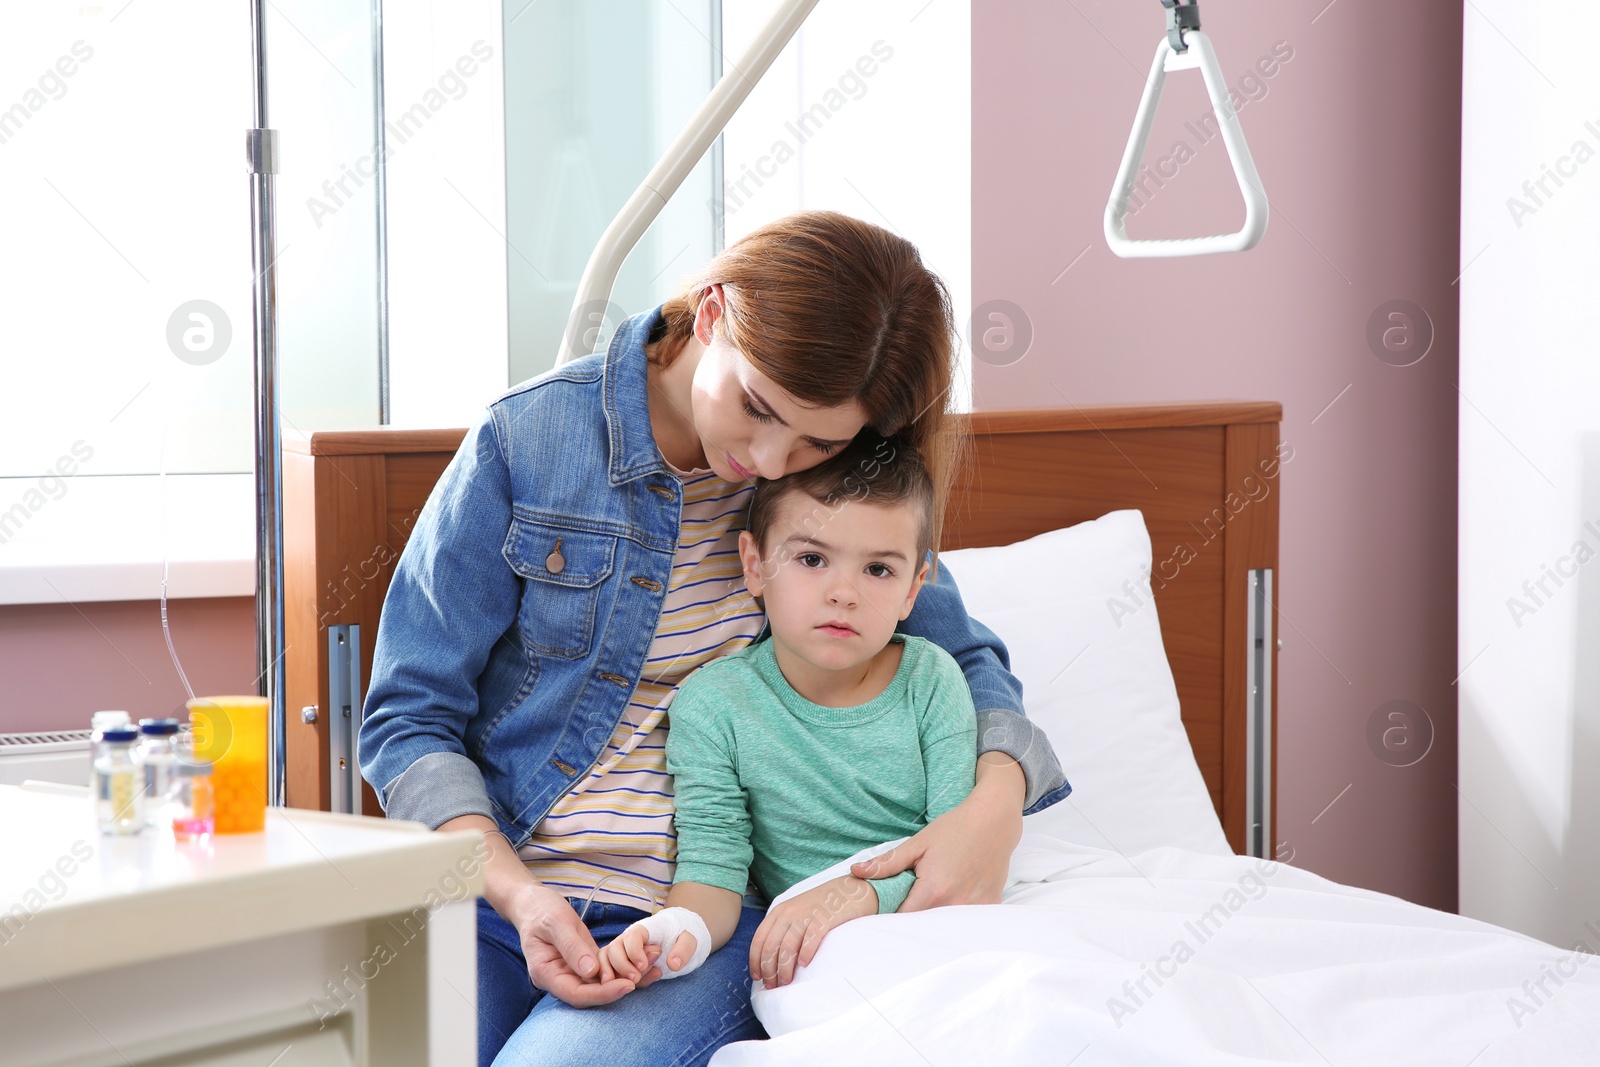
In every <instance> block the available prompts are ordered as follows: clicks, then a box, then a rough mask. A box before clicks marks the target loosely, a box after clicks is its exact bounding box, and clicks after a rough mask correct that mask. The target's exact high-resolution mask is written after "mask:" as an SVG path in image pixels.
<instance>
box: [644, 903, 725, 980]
mask: <svg viewBox="0 0 1600 1067" xmlns="http://www.w3.org/2000/svg"><path fill="white" fill-rule="evenodd" d="M634 925H635V926H639V927H642V928H643V929H644V932H645V933H646V934H647V935H649V940H648V941H646V942H645V943H646V944H649V945H660V946H661V955H660V956H659V957H657V959H656V966H658V967H660V968H661V977H663V978H682V977H683V976H684V975H686V974H688V973H689V972H690V971H692V970H694V969H695V968H696V967H698V966H700V965H701V964H702V963H704V962H705V961H706V957H707V956H709V955H711V931H710V930H708V929H706V921H705V920H704V919H702V918H701V917H700V915H699V913H698V912H694V911H691V910H689V909H688V908H662V909H661V910H660V911H658V912H656V913H655V914H654V915H652V916H650V918H648V919H640V920H639V921H638V922H637V923H635V924H634ZM679 934H693V935H694V955H693V956H690V957H689V958H688V959H687V960H685V961H684V964H683V966H682V967H679V968H678V969H677V970H673V969H672V968H671V967H668V966H667V957H668V956H669V955H670V954H671V953H672V946H673V945H675V944H677V942H678V935H679Z"/></svg>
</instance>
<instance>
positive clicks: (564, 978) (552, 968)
mask: <svg viewBox="0 0 1600 1067" xmlns="http://www.w3.org/2000/svg"><path fill="white" fill-rule="evenodd" d="M439 829H440V830H477V831H479V832H481V833H482V834H483V838H484V845H485V848H486V849H487V851H488V859H487V860H486V861H485V863H484V865H483V896H484V899H485V900H487V901H488V902H489V904H490V905H491V906H492V907H493V908H494V910H495V911H497V912H498V913H499V914H500V915H501V916H502V917H503V918H504V919H505V920H506V921H507V922H509V923H510V924H511V925H512V926H514V927H516V928H517V936H518V938H519V939H520V940H521V942H522V955H523V958H524V959H525V960H527V962H528V978H529V979H530V980H531V981H532V982H533V984H534V986H535V987H536V988H538V989H542V990H544V991H545V992H547V993H551V994H553V995H555V996H556V997H558V998H559V999H561V1000H562V1001H565V1002H566V1003H568V1004H571V1005H572V1006H573V1007H575V1008H590V1007H594V1006H595V1005H597V1004H609V1003H611V1002H612V1001H613V1000H616V999H617V998H619V997H621V996H624V995H625V994H627V993H630V992H632V991H633V990H634V988H635V983H634V982H632V981H629V980H628V979H626V978H613V979H612V980H610V981H602V980H601V973H600V950H599V949H598V948H597V947H595V943H594V937H593V935H591V934H590V933H589V928H588V927H587V926H585V925H583V920H582V919H579V918H578V913H577V912H575V911H573V910H572V905H571V904H569V903H568V902H567V898H566V897H564V896H562V895H561V894H560V893H558V892H556V891H555V890H554V889H551V888H550V887H549V886H547V885H544V884H542V883H541V882H540V881H539V880H538V879H537V878H535V877H534V876H533V875H532V874H530V873H528V868H527V867H525V866H523V863H522V860H521V859H519V858H518V856H517V854H516V852H515V851H514V850H513V849H512V848H511V844H510V842H508V841H507V840H506V839H505V837H504V836H503V835H502V834H501V833H500V831H499V830H498V829H496V828H495V825H494V823H492V822H490V821H489V819H488V818H486V817H485V816H482V815H459V816H457V817H456V818H454V819H450V820H448V821H447V822H445V823H444V824H443V825H441V826H440V827H439ZM646 953H647V961H648V962H649V963H651V964H653V963H654V962H655V958H656V957H657V956H659V955H660V954H661V949H660V948H658V947H657V946H655V945H650V946H648V947H647V948H646ZM659 977H661V969H660V968H659V967H654V966H651V967H650V968H649V970H647V971H646V972H645V974H644V975H643V976H642V977H641V978H640V980H639V982H638V988H643V987H644V986H647V985H649V984H650V983H651V982H653V981H655V980H656V979H657V978H659Z"/></svg>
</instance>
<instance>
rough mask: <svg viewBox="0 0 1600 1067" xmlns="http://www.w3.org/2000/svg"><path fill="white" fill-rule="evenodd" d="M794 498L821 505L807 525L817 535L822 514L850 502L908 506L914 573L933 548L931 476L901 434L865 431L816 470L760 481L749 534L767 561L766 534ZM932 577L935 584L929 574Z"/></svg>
mask: <svg viewBox="0 0 1600 1067" xmlns="http://www.w3.org/2000/svg"><path fill="white" fill-rule="evenodd" d="M792 493H803V494H805V495H806V496H808V497H810V498H811V499H812V500H814V501H816V502H817V503H818V504H820V505H821V506H822V507H821V508H817V509H813V512H812V515H811V516H808V517H807V518H806V519H805V520H804V524H805V525H806V526H807V527H808V528H811V529H813V530H818V529H821V528H823V527H825V526H826V525H827V521H828V516H827V513H826V512H825V511H824V510H823V509H829V510H832V509H836V508H840V507H843V506H844V505H846V504H848V503H849V502H851V501H857V502H860V503H864V504H876V505H878V506H879V507H889V506H893V505H898V504H906V505H910V506H911V507H914V508H916V511H917V554H916V557H915V561H914V563H913V565H912V569H913V571H916V570H919V569H921V566H922V562H923V560H925V559H926V558H927V555H928V549H929V548H931V547H932V541H933V527H934V499H935V497H934V484H933V476H932V475H931V474H930V473H929V472H928V468H927V465H926V464H924V463H923V461H922V456H921V455H920V454H919V453H918V452H917V450H916V449H915V448H913V447H912V446H911V444H910V443H909V442H908V441H906V439H905V438H904V437H903V436H901V435H899V434H896V435H894V436H893V437H887V438H885V437H881V436H879V435H878V434H876V433H874V432H873V431H872V430H871V429H866V430H863V431H862V432H861V433H860V434H858V435H857V436H856V438H855V440H853V441H851V442H850V444H848V445H846V446H845V447H844V448H842V449H840V450H839V451H838V452H837V453H835V454H834V455H832V456H829V457H828V458H827V459H825V460H823V461H822V462H821V463H819V464H817V465H816V466H815V467H810V468H807V469H806V470H803V471H797V472H796V473H794V474H789V475H785V476H784V477H782V478H779V479H777V480H775V481H769V480H767V479H765V478H758V479H756V491H755V493H753V494H752V495H751V498H750V519H749V530H750V533H751V535H752V536H753V537H754V538H755V539H756V545H757V547H758V548H759V549H760V550H761V553H762V555H763V557H764V556H765V555H766V550H767V535H768V533H770V532H771V531H772V524H773V523H774V522H775V521H776V519H777V516H778V506H779V504H780V503H781V502H782V500H783V498H784V497H786V496H788V495H790V494H792ZM929 577H930V579H931V577H932V573H931V572H930V575H929Z"/></svg>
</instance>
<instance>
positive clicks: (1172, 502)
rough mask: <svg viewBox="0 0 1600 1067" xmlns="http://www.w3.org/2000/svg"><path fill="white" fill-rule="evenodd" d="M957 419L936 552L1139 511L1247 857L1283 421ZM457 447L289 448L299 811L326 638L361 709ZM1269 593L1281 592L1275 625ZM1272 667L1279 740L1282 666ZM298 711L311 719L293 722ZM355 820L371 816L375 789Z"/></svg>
mask: <svg viewBox="0 0 1600 1067" xmlns="http://www.w3.org/2000/svg"><path fill="white" fill-rule="evenodd" d="M963 417H964V418H967V419H968V420H969V422H968V424H969V426H970V428H971V431H972V439H973V446H974V455H973V463H972V464H971V466H970V467H969V469H968V470H967V471H966V472H965V473H964V475H963V476H962V477H961V478H960V479H959V480H958V483H957V485H956V487H955V489H954V496H953V497H952V500H951V507H950V512H949V519H948V523H947V527H946V530H945V537H944V542H943V545H942V547H943V548H946V549H956V548H971V547H978V546H987V545H1004V544H1010V543H1011V542H1013V541H1019V540H1022V539H1023V538H1027V537H1032V536H1034V535H1035V534H1040V533H1044V532H1045V531H1047V530H1053V529H1057V528H1060V527H1063V526H1070V525H1072V524H1074V523H1078V522H1083V521H1086V520H1089V519H1094V518H1098V517H1099V516H1101V515H1103V514H1105V513H1106V512H1108V511H1115V510H1118V509H1120V508H1138V509H1139V510H1140V511H1141V512H1143V514H1144V520H1145V525H1146V526H1147V527H1148V529H1149V531H1150V538H1151V544H1152V548H1153V552H1154V561H1153V571H1154V574H1153V580H1152V585H1153V587H1154V590H1155V598H1156V604H1157V610H1158V613H1159V616H1160V619H1161V635H1162V638H1163V640H1164V642H1165V644H1166V650H1167V658H1168V659H1169V660H1170V661H1171V664H1172V673H1173V676H1174V678H1175V679H1176V682H1177V687H1178V699H1179V702H1180V704H1181V707H1182V712H1183V722H1184V726H1185V727H1186V728H1187V730H1188V733H1189V741H1190V744H1191V746H1192V747H1193V749H1194V754H1195V759H1196V760H1197V761H1198V762H1199V764H1200V771H1201V773H1202V774H1203V775H1204V777H1205V781H1206V786H1207V788H1208V789H1209V790H1210V793H1211V801H1212V803H1213V804H1214V805H1215V806H1216V809H1217V814H1218V815H1219V817H1220V818H1221V820H1222V825H1223V828H1224V829H1225V830H1226V832H1227V835H1228V842H1229V844H1231V845H1232V846H1233V848H1234V850H1235V851H1236V852H1240V853H1243V852H1245V851H1246V840H1247V828H1246V783H1247V770H1246V758H1247V757H1246V720H1247V714H1248V707H1249V700H1250V686H1251V680H1250V678H1249V677H1247V647H1246V645H1247V640H1248V633H1249V631H1248V629H1247V621H1246V616H1247V611H1248V605H1247V601H1248V573H1249V572H1250V571H1251V570H1252V569H1256V568H1271V570H1272V571H1273V575H1274V577H1275V578H1276V576H1277V574H1278V493H1277V474H1278V468H1279V462H1280V460H1279V454H1278V424H1279V422H1280V421H1281V420H1282V418H1283V408H1282V406H1281V405H1280V404H1276V403H1266V402H1254V401H1220V402H1213V403H1204V404H1152V405H1139V406H1132V407H1120V406H1107V407H1089V408H1073V409H1071V410H1059V409H1044V410H1030V411H994V412H979V413H976V414H973V415H970V416H963ZM463 434H464V431H463V430H396V429H381V430H355V431H332V432H322V433H313V434H310V435H307V436H301V437H296V438H290V439H287V440H286V441H285V446H284V451H285V453H286V454H285V457H284V465H283V482H284V549H285V553H284V573H285V627H286V634H285V637H286V642H287V653H286V662H285V671H286V673H287V682H286V688H285V695H286V698H287V706H288V709H289V714H288V718H289V722H288V724H287V731H286V748H287V763H288V776H287V783H286V786H287V792H288V802H289V803H290V804H291V805H293V806H296V807H312V808H327V807H328V806H329V803H330V789H329V775H328V774H327V773H326V770H325V768H327V766H328V761H329V752H328V745H329V729H328V726H329V719H330V715H329V714H327V713H326V710H325V709H326V708H327V705H328V703H329V697H328V692H329V690H328V684H329V662H330V654H329V647H328V646H329V642H328V640H327V631H326V630H325V627H328V626H336V625H346V624H352V623H353V624H358V625H359V626H360V627H361V630H360V633H361V644H362V645H364V646H365V648H364V649H362V651H361V655H360V657H359V658H360V671H361V690H360V691H361V692H362V693H365V692H366V687H367V680H368V679H367V672H368V671H369V670H370V661H371V648H372V645H373V641H374V639H375V636H376V634H377V629H378V615H379V611H380V609H381V608H382V606H383V596H384V593H385V592H386V591H387V589H388V588H389V578H390V575H391V574H392V573H393V570H394V563H395V561H396V560H397V559H398V558H399V556H400V552H401V550H402V549H403V548H404V547H405V543H406V540H407V538H408V537H409V536H410V533H411V527H412V524H413V523H415V521H416V518H417V515H418V513H419V512H420V510H421V508H422V504H423V502H424V501H425V500H426V499H427V496H428V493H429V491H430V490H431V489H432V487H433V484H434V482H435V481H436V480H437V478H438V477H439V474H440V473H441V472H442V471H443V470H444V467H445V464H446V463H448V462H449V460H450V457H451V455H452V454H453V453H454V451H455V449H456V446H457V445H458V444H459V443H460V442H461V438H462V436H463ZM1277 587H1278V582H1277V581H1276V580H1275V581H1274V582H1273V583H1272V594H1273V604H1272V615H1273V617H1274V618H1275V617H1276V614H1277V599H1276V598H1277ZM1266 651H1267V654H1268V655H1269V656H1270V660H1269V667H1270V675H1269V677H1270V678H1271V684H1270V685H1269V686H1268V687H1267V688H1268V694H1267V695H1268V700H1269V704H1268V708H1269V712H1270V716H1271V730H1270V736H1271V737H1276V736H1277V721H1276V720H1277V675H1278V672H1277V650H1276V648H1275V647H1270V648H1268V649H1267V650H1266ZM302 708H313V709H316V710H315V711H314V712H313V714H312V715H311V716H303V715H302V713H301V709H302ZM307 718H310V719H311V720H312V721H305V720H306V719H307ZM1069 774H1070V772H1069ZM1270 775H1271V777H1270V782H1271V783H1272V788H1271V789H1269V796H1270V800H1269V813H1270V815H1269V817H1270V819H1271V821H1270V822H1269V825H1276V818H1275V816H1276V810H1275V809H1276V799H1277V791H1276V782H1277V767H1276V759H1275V758H1274V759H1273V760H1272V761H1271V768H1270ZM363 810H365V811H366V812H367V813H369V814H377V813H378V807H377V804H376V800H375V798H374V797H373V796H372V795H371V792H370V790H367V791H365V803H364V805H363ZM1270 851H1271V850H1270V848H1269V849H1268V852H1269V853H1270Z"/></svg>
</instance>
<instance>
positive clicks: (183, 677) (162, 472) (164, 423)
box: [156, 395, 195, 700]
mask: <svg viewBox="0 0 1600 1067" xmlns="http://www.w3.org/2000/svg"><path fill="white" fill-rule="evenodd" d="M171 425H172V403H171V397H170V395H169V397H168V403H167V417H166V418H164V419H162V420H161V452H160V460H159V463H158V465H157V466H158V473H157V475H156V477H157V479H158V480H159V482H160V491H159V499H160V505H159V506H160V508H161V636H163V637H165V638H166V640H167V655H169V656H171V657H172V665H173V667H175V668H177V671H178V680H179V681H181V682H182V683H183V689H184V692H186V693H188V694H189V699H190V700H193V699H194V698H195V697H194V686H192V685H190V684H189V676H188V675H187V674H185V673H183V664H182V663H180V662H178V650H177V649H176V648H174V647H173V645H172V628H171V627H170V626H168V625H167V575H168V565H169V561H168V556H169V554H170V553H169V552H168V550H167V428H168V427H170V426H171Z"/></svg>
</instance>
